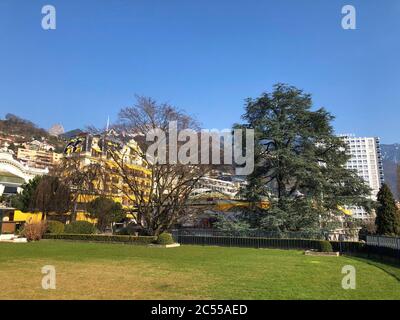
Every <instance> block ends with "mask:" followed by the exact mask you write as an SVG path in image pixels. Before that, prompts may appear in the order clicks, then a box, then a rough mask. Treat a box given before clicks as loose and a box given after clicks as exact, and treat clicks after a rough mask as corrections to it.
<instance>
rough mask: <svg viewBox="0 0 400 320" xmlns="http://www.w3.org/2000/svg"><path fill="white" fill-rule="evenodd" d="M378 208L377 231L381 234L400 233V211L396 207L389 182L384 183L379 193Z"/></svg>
mask: <svg viewBox="0 0 400 320" xmlns="http://www.w3.org/2000/svg"><path fill="white" fill-rule="evenodd" d="M377 199H378V208H377V210H376V219H375V224H376V232H377V234H379V235H389V236H394V235H399V234H400V213H399V210H398V209H397V207H396V203H395V201H394V198H393V194H392V192H391V191H390V189H389V187H388V186H387V184H383V185H382V187H381V188H380V190H379V192H378V195H377Z"/></svg>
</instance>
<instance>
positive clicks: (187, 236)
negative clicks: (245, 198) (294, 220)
mask: <svg viewBox="0 0 400 320" xmlns="http://www.w3.org/2000/svg"><path fill="white" fill-rule="evenodd" d="M172 236H173V237H174V240H175V241H176V242H179V243H182V244H193V245H211V246H212V245H215V246H227V247H247V248H279V249H318V248H319V243H320V241H321V240H323V239H325V236H324V234H322V233H319V232H318V233H315V232H314V233H313V232H286V233H282V232H267V231H263V230H250V231H247V230H246V231H236V230H235V231H225V230H216V229H177V230H173V231H172Z"/></svg>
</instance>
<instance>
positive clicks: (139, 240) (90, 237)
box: [43, 233, 156, 244]
mask: <svg viewBox="0 0 400 320" xmlns="http://www.w3.org/2000/svg"><path fill="white" fill-rule="evenodd" d="M43 239H56V240H74V241H96V242H109V243H112V242H118V243H128V244H150V243H153V242H154V241H155V240H156V237H147V236H146V237H144V236H138V237H134V236H118V235H103V234H67V233H65V234H45V235H44V237H43Z"/></svg>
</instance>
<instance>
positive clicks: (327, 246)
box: [318, 240, 333, 252]
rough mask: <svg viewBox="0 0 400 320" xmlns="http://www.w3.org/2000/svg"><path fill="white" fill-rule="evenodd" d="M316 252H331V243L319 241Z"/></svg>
mask: <svg viewBox="0 0 400 320" xmlns="http://www.w3.org/2000/svg"><path fill="white" fill-rule="evenodd" d="M318 250H319V251H320V252H332V251H333V250H332V245H331V243H330V242H329V241H327V240H323V241H319V246H318Z"/></svg>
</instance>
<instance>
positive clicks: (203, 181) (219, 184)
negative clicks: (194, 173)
mask: <svg viewBox="0 0 400 320" xmlns="http://www.w3.org/2000/svg"><path fill="white" fill-rule="evenodd" d="M240 186H241V183H240V182H238V181H234V180H233V179H230V181H229V179H227V177H226V176H224V177H223V178H222V177H218V178H211V177H202V178H200V179H199V181H198V182H197V183H196V187H195V189H194V190H193V192H192V194H193V195H198V194H203V193H221V194H222V195H224V196H228V197H229V198H232V199H233V198H236V197H237V195H238V193H239V190H240Z"/></svg>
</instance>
